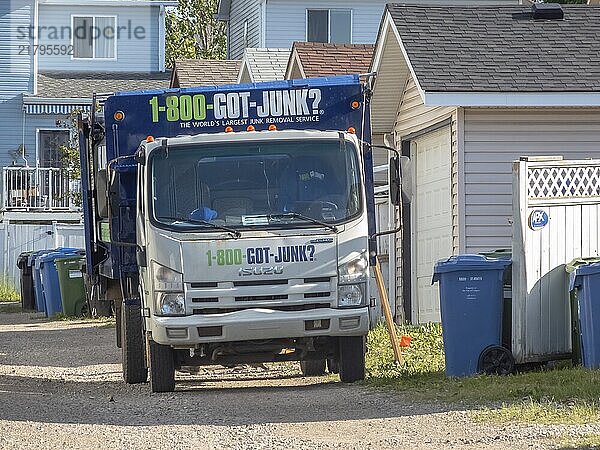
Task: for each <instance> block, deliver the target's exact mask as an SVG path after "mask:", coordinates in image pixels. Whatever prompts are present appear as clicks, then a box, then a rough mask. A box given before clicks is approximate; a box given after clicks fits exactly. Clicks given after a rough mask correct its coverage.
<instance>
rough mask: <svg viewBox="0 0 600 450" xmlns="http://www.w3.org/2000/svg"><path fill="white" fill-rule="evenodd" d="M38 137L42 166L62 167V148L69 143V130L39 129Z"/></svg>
mask: <svg viewBox="0 0 600 450" xmlns="http://www.w3.org/2000/svg"><path fill="white" fill-rule="evenodd" d="M38 139H39V141H38V157H39V159H40V166H41V167H60V166H61V157H60V156H61V152H60V148H61V147H62V146H67V145H69V130H38Z"/></svg>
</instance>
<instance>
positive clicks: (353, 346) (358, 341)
mask: <svg viewBox="0 0 600 450" xmlns="http://www.w3.org/2000/svg"><path fill="white" fill-rule="evenodd" d="M339 351H340V358H339V370H340V380H342V382H343V383H354V382H355V381H360V380H364V379H365V351H366V347H365V338H364V336H342V337H340V338H339Z"/></svg>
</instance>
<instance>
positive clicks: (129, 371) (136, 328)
mask: <svg viewBox="0 0 600 450" xmlns="http://www.w3.org/2000/svg"><path fill="white" fill-rule="evenodd" d="M120 328H121V350H122V351H121V354H122V355H123V379H124V380H125V383H127V384H137V383H145V382H146V381H148V367H146V353H145V345H144V333H143V327H142V312H141V306H140V305H127V304H123V305H122V306H121V324H120Z"/></svg>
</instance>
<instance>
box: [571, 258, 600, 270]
mask: <svg viewBox="0 0 600 450" xmlns="http://www.w3.org/2000/svg"><path fill="white" fill-rule="evenodd" d="M596 262H600V257H599V256H590V257H588V258H575V259H574V260H573V261H571V262H570V263H568V264H567V265H565V270H566V271H567V273H573V272H575V270H576V269H577V268H578V267H581V266H584V265H587V264H592V263H596Z"/></svg>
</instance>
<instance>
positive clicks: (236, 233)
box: [157, 216, 242, 239]
mask: <svg viewBox="0 0 600 450" xmlns="http://www.w3.org/2000/svg"><path fill="white" fill-rule="evenodd" d="M157 219H166V220H172V221H173V222H188V223H197V224H199V225H208V226H209V227H212V228H214V229H217V230H222V231H227V232H228V233H230V234H231V235H232V236H233V237H234V238H235V239H239V238H240V237H242V233H240V232H239V231H238V230H234V229H233V228H229V227H224V226H223V225H217V224H216V223H212V222H209V221H208V220H200V219H186V218H184V217H165V216H160V217H157Z"/></svg>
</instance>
